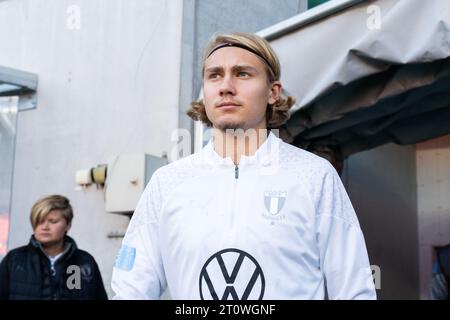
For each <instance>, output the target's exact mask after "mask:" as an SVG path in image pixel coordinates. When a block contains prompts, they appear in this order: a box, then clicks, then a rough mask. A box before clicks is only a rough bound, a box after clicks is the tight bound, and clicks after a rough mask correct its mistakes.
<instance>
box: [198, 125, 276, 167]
mask: <svg viewBox="0 0 450 320" xmlns="http://www.w3.org/2000/svg"><path fill="white" fill-rule="evenodd" d="M281 142H282V140H281V139H280V138H278V137H277V136H275V134H273V133H272V132H269V134H268V136H267V139H266V140H265V141H264V142H263V144H262V145H261V146H260V147H259V148H258V150H256V152H255V154H254V155H251V156H246V155H242V156H241V159H240V162H239V167H245V166H251V165H259V166H264V167H266V166H270V165H273V163H274V161H278V155H279V148H280V144H281ZM202 156H203V159H204V160H205V161H206V162H207V163H209V164H211V165H215V166H219V167H226V168H228V167H234V166H235V165H234V163H233V160H232V159H231V157H221V156H220V155H219V154H218V153H217V152H216V150H215V149H214V142H213V138H211V139H210V140H209V142H208V144H207V145H206V146H205V147H204V148H203V150H202Z"/></svg>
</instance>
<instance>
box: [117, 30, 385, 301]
mask: <svg viewBox="0 0 450 320" xmlns="http://www.w3.org/2000/svg"><path fill="white" fill-rule="evenodd" d="M279 79H280V66H279V62H278V59H277V57H276V55H275V53H274V52H273V50H272V48H271V47H270V46H269V44H268V43H267V42H266V41H265V40H263V39H261V38H260V37H257V36H255V35H251V34H242V33H235V34H230V35H218V36H215V37H214V38H213V39H212V40H211V41H210V43H209V45H208V46H207V48H206V54H205V58H204V61H203V92H204V99H203V101H199V102H195V103H193V104H192V108H191V110H190V112H189V115H190V116H191V117H192V118H193V119H195V120H202V121H203V122H204V123H205V124H206V125H208V126H211V127H212V128H213V138H212V139H211V141H210V142H209V144H208V145H207V146H205V147H204V148H203V150H202V151H201V152H200V153H197V154H194V155H191V156H189V157H186V158H184V159H181V160H178V161H175V162H173V163H171V164H169V165H167V166H165V167H162V168H160V169H159V170H157V171H156V172H155V173H154V175H153V177H152V179H151V181H150V183H149V184H148V186H147V188H146V190H145V191H144V193H143V195H142V197H141V199H140V201H139V204H138V206H137V208H136V211H135V213H134V215H133V218H132V220H131V222H130V226H129V228H128V230H127V233H126V235H125V238H124V240H123V244H122V248H121V250H120V252H119V255H118V258H117V261H116V265H115V268H114V271H113V278H112V288H113V290H114V291H115V293H116V297H115V298H117V299H157V298H159V297H160V295H161V293H162V292H163V291H164V290H165V289H166V287H167V286H168V288H169V291H170V293H171V296H172V298H174V299H216V300H218V299H224V300H226V299H236V300H238V299H242V300H246V299H324V297H326V296H328V297H329V298H331V299H375V298H376V294H375V289H374V285H373V279H372V275H371V269H370V265H369V260H368V257H367V251H366V247H365V243H364V237H363V234H362V232H361V229H360V227H359V224H358V220H357V217H356V215H355V212H354V210H353V208H352V206H351V204H350V201H349V199H348V197H347V194H346V192H345V190H344V188H343V186H342V183H341V181H340V179H339V177H338V175H337V173H336V171H335V170H334V169H333V168H332V166H331V165H330V164H329V163H328V162H327V161H326V160H324V159H322V158H319V157H317V156H315V155H313V154H311V153H309V152H306V151H303V150H301V149H298V148H296V147H294V146H291V145H289V144H286V143H284V142H282V141H281V140H280V139H279V138H277V137H276V136H275V135H274V134H273V133H272V132H271V133H269V134H267V128H276V127H278V126H279V125H281V124H282V123H284V122H285V121H286V120H287V119H288V117H289V115H288V110H289V108H290V107H291V106H292V104H293V99H292V98H287V99H284V98H282V97H281V96H280V93H281V88H282V87H281V83H280V81H279Z"/></svg>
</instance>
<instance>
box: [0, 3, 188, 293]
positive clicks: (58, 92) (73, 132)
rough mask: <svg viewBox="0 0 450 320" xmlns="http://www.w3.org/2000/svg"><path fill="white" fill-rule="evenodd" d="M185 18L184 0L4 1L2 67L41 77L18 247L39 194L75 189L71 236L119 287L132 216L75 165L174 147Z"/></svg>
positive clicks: (23, 116) (27, 119) (0, 12)
mask: <svg viewBox="0 0 450 320" xmlns="http://www.w3.org/2000/svg"><path fill="white" fill-rule="evenodd" d="M74 6H75V7H74ZM78 17H79V18H80V19H79V20H77V19H78ZM181 25H182V1H181V0H170V1H165V0H148V1H142V0H95V1H93V0H70V1H66V0H40V1H34V0H11V1H1V2H0V39H2V41H0V65H4V66H8V67H12V68H17V69H22V70H25V71H30V72H34V73H36V74H38V75H39V87H38V106H37V109H35V110H31V111H24V112H20V113H19V115H18V131H17V140H16V153H15V166H14V179H13V188H12V210H11V225H10V237H9V248H14V247H17V246H20V245H24V244H26V243H27V241H28V239H29V237H30V235H31V233H32V230H31V227H30V224H29V218H28V217H29V211H30V208H31V206H32V204H33V203H34V202H35V201H36V200H37V199H38V198H39V197H41V196H44V195H48V194H52V193H58V194H63V195H66V196H68V197H69V198H70V200H71V201H72V204H73V206H74V210H75V218H74V221H73V227H72V230H71V231H70V232H69V235H71V236H73V237H74V238H75V240H76V241H77V243H78V246H79V247H80V248H82V249H84V250H87V251H88V252H90V253H91V254H92V255H93V256H94V257H95V258H96V260H97V262H98V263H99V265H100V269H101V272H102V275H103V279H104V282H105V285H106V287H107V290H108V292H109V294H110V295H111V294H112V292H111V290H110V279H111V272H112V266H113V264H114V259H115V256H116V254H117V252H118V248H119V245H120V241H121V238H118V239H109V238H108V237H107V234H108V233H109V232H119V233H123V232H125V230H126V228H127V225H128V221H129V218H128V217H126V216H121V215H117V214H110V213H106V212H105V210H104V199H103V197H104V193H103V191H102V190H100V189H96V188H95V187H91V188H89V189H87V190H85V191H79V190H76V188H75V187H76V186H75V182H74V176H75V171H76V170H77V169H82V168H90V167H92V166H95V165H97V164H99V163H105V162H106V160H107V158H108V157H110V156H113V155H117V154H120V153H128V152H146V153H151V154H154V155H158V156H160V155H161V154H162V153H163V152H169V149H170V147H171V141H170V133H171V132H172V131H173V130H174V129H176V128H177V127H178V116H177V115H178V104H179V103H178V92H179V81H180V59H181V58H180V53H181ZM78 27H79V28H78Z"/></svg>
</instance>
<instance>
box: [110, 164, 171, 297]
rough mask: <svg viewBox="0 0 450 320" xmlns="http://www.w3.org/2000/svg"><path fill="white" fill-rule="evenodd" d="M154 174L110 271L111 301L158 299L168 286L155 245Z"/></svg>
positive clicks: (156, 199) (156, 201) (157, 193)
mask: <svg viewBox="0 0 450 320" xmlns="http://www.w3.org/2000/svg"><path fill="white" fill-rule="evenodd" d="M157 180H158V179H157V177H156V173H155V174H153V176H152V179H151V180H150V182H149V184H148V185H147V187H146V188H145V190H144V192H143V194H142V196H141V198H140V200H139V202H138V205H137V207H136V210H135V211H134V214H133V217H132V219H131V221H130V224H129V226H128V229H127V232H126V234H125V237H124V239H123V241H122V246H121V248H120V251H119V253H118V255H117V259H116V263H115V265H114V269H113V275H112V281H111V287H112V289H113V291H114V292H115V296H114V297H113V299H126V300H147V299H158V298H159V297H160V295H161V294H162V293H163V292H164V290H165V288H166V286H167V283H166V279H165V275H164V268H163V264H162V259H161V253H160V249H159V241H158V238H159V236H158V234H159V230H158V214H159V210H160V208H161V198H160V189H159V186H158V181H157Z"/></svg>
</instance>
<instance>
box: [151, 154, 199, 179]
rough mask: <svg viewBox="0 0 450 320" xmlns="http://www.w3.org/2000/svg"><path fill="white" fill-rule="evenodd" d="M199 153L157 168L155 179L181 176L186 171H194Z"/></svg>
mask: <svg viewBox="0 0 450 320" xmlns="http://www.w3.org/2000/svg"><path fill="white" fill-rule="evenodd" d="M200 154H201V153H200V152H197V153H194V154H191V155H189V156H186V157H184V158H180V159H177V160H175V161H172V162H170V163H168V164H166V165H164V166H162V167H160V168H158V169H157V170H156V171H155V173H154V175H155V176H157V177H166V176H168V175H169V176H170V175H174V174H181V173H184V172H186V171H190V170H192V169H194V167H195V164H196V163H198V160H199V159H200V157H201V155H200Z"/></svg>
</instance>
